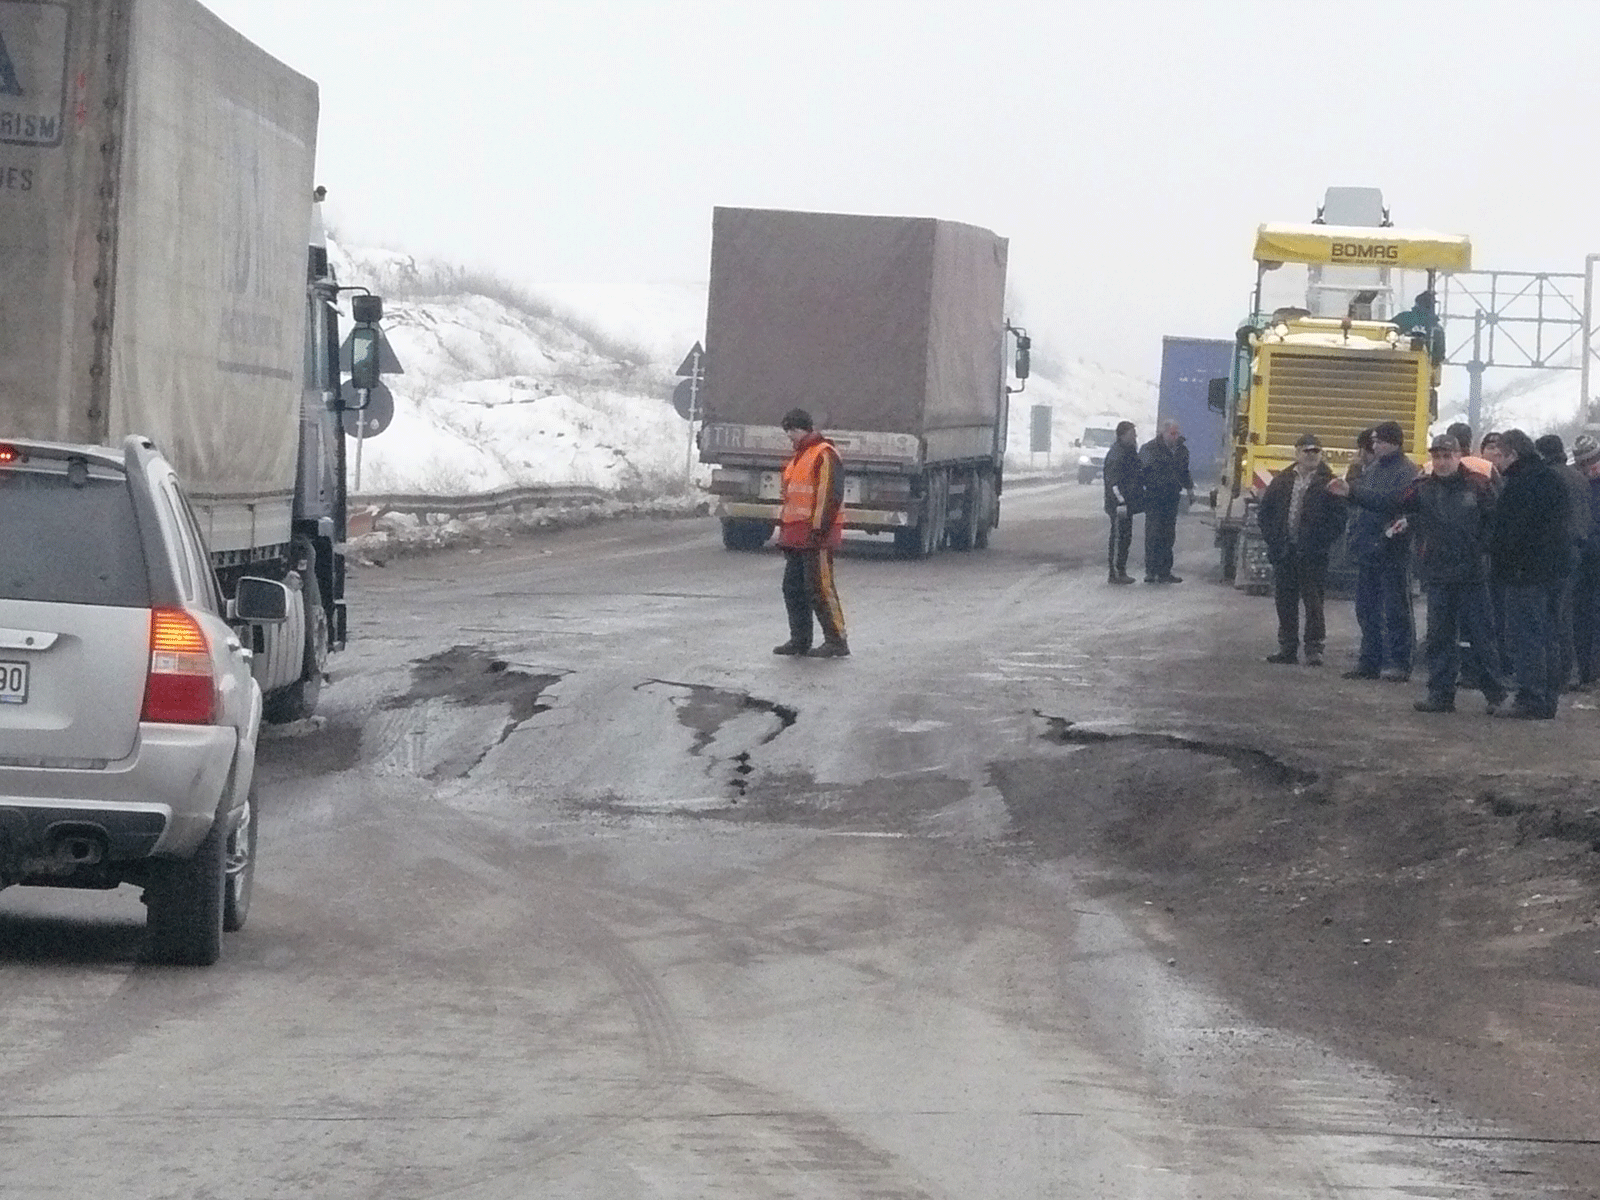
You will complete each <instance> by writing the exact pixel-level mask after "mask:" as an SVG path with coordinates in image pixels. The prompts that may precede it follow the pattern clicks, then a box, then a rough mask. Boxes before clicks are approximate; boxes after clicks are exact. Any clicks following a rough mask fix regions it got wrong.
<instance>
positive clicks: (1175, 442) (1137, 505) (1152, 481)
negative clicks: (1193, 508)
mask: <svg viewBox="0 0 1600 1200" xmlns="http://www.w3.org/2000/svg"><path fill="white" fill-rule="evenodd" d="M1104 476H1105V491H1106V515H1107V516H1109V517H1110V518H1111V538H1110V542H1109V543H1108V545H1107V548H1106V582H1108V583H1132V582H1133V576H1131V575H1129V574H1128V551H1129V549H1130V548H1131V547H1132V545H1133V518H1134V515H1135V514H1136V513H1141V512H1142V513H1144V581H1145V582H1146V583H1182V582H1183V580H1182V579H1181V578H1179V577H1178V576H1177V575H1174V574H1173V573H1172V548H1173V544H1174V543H1175V542H1176V541H1177V538H1178V509H1179V508H1180V507H1181V505H1182V503H1183V498H1184V497H1185V496H1187V497H1188V499H1189V503H1191V504H1192V503H1194V478H1193V476H1191V475H1190V474H1189V447H1188V444H1187V443H1185V441H1184V440H1183V430H1182V429H1180V428H1179V426H1178V423H1177V422H1176V421H1164V422H1162V425H1161V432H1160V434H1158V435H1157V436H1156V437H1154V438H1151V439H1150V440H1149V441H1148V442H1146V443H1145V444H1144V445H1143V446H1140V445H1139V431H1138V429H1136V428H1135V427H1134V424H1133V422H1132V421H1121V422H1119V423H1118V424H1117V441H1116V444H1115V445H1113V446H1112V447H1111V449H1110V450H1108V451H1107V452H1106V463H1105V468H1104Z"/></svg>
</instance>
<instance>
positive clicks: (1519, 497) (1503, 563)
mask: <svg viewBox="0 0 1600 1200" xmlns="http://www.w3.org/2000/svg"><path fill="white" fill-rule="evenodd" d="M1500 461H1501V464H1502V466H1501V470H1502V471H1503V472H1504V474H1505V485H1504V486H1503V487H1502V488H1501V490H1500V501H1499V503H1498V504H1497V505H1496V507H1495V517H1494V530H1493V532H1492V534H1491V535H1490V542H1489V565H1490V572H1491V576H1492V578H1493V579H1494V580H1495V581H1496V582H1497V583H1499V584H1500V585H1501V586H1502V588H1503V589H1504V590H1503V593H1502V594H1503V595H1504V597H1505V601H1504V603H1505V610H1506V612H1505V620H1506V639H1507V641H1508V642H1509V643H1510V651H1511V666H1512V669H1513V671H1514V673H1515V675H1516V680H1517V698H1516V701H1515V703H1513V704H1510V705H1507V706H1505V707H1504V708H1502V709H1500V711H1499V715H1500V716H1503V717H1520V718H1522V719H1524V720H1528V719H1540V718H1550V717H1554V716H1555V715H1556V698H1557V697H1558V696H1559V695H1560V692H1561V680H1560V676H1559V674H1558V666H1559V660H1558V657H1557V655H1558V651H1557V647H1556V631H1555V605H1556V593H1557V590H1558V589H1559V587H1560V586H1561V581H1562V579H1563V578H1564V577H1565V576H1566V573H1567V570H1568V568H1569V566H1570V565H1571V527H1570V525H1569V521H1570V520H1571V517H1570V515H1569V511H1568V510H1569V509H1570V507H1571V503H1572V501H1571V499H1570V496H1569V493H1568V492H1567V488H1566V485H1565V484H1564V483H1562V481H1561V479H1560V478H1559V477H1558V476H1557V475H1556V473H1555V472H1554V471H1552V470H1551V469H1550V467H1549V466H1548V465H1547V464H1546V463H1545V462H1544V461H1543V460H1542V459H1540V457H1539V453H1538V451H1537V450H1535V449H1534V445H1533V439H1532V438H1530V437H1529V436H1528V435H1527V434H1526V433H1524V432H1523V431H1522V430H1520V429H1508V430H1506V431H1505V432H1504V433H1502V434H1501V435H1500Z"/></svg>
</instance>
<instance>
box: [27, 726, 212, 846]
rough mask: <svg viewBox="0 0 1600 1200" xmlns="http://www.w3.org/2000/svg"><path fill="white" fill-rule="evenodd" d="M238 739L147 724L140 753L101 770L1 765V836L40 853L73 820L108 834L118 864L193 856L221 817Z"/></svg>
mask: <svg viewBox="0 0 1600 1200" xmlns="http://www.w3.org/2000/svg"><path fill="white" fill-rule="evenodd" d="M238 740H239V739H238V731H237V730H235V729H233V728H232V727H231V726H226V725H150V724H145V725H140V726H139V740H138V744H137V746H136V747H135V749H134V752H133V754H132V755H131V756H129V757H128V758H126V759H123V760H122V761H121V762H115V763H110V764H108V765H107V766H105V767H103V768H100V769H85V768H81V767H53V766H14V765H0V838H3V839H5V840H7V841H10V842H11V843H12V848H13V849H14V850H37V849H39V848H40V847H42V845H43V844H44V841H45V840H46V838H47V836H48V834H49V832H50V830H51V829H52V828H53V827H55V826H57V825H61V824H63V823H65V824H70V825H74V826H87V827H90V828H91V829H99V830H100V831H102V832H103V834H104V835H105V839H106V843H107V851H108V856H109V857H111V858H113V859H127V858H143V857H146V856H148V855H151V854H160V855H168V854H171V855H178V856H182V855H185V854H188V853H189V852H190V851H191V850H193V849H194V848H195V847H196V846H198V845H199V844H200V842H201V841H202V840H203V839H204V838H205V836H206V833H207V832H208V831H209V830H210V828H211V823H212V822H213V821H214V820H215V819H216V815H217V808H218V806H219V805H220V804H221V802H222V797H223V792H224V790H225V789H226V788H227V786H228V776H229V773H230V772H231V771H232V769H233V763H234V758H235V754H236V751H237V749H238ZM135 797H137V799H135Z"/></svg>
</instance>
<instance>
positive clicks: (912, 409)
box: [705, 208, 1006, 435]
mask: <svg viewBox="0 0 1600 1200" xmlns="http://www.w3.org/2000/svg"><path fill="white" fill-rule="evenodd" d="M1005 285H1006V241H1005V239H1004V238H1001V237H997V236H996V235H994V234H993V233H990V232H989V231H988V230H986V229H979V228H977V227H975V226H972V225H961V224H957V223H956V222H953V221H940V220H935V219H931V218H922V217H863V216H848V215H841V214H831V213H801V212H781V211H775V210H770V209H748V208H718V209H716V210H715V212H714V214H713V217H712V226H711V288H710V298H709V303H708V311H707V314H706V396H705V411H706V418H707V420H710V421H725V422H733V423H738V424H747V425H758V424H759V425H776V424H777V423H778V421H779V419H780V418H781V417H782V416H783V413H784V412H785V411H786V410H788V409H790V408H794V407H801V408H806V409H809V410H810V411H811V413H812V415H813V416H814V417H815V418H816V420H817V424H818V427H819V428H823V429H830V428H831V429H850V430H860V431H876V432H886V433H914V434H919V435H920V434H925V433H927V432H929V431H932V430H938V429H957V428H963V427H969V426H976V425H991V426H992V425H993V424H994V423H995V421H996V415H997V413H998V411H999V405H1000V402H1001V399H1002V397H1003V391H1002V389H1003V387H1004V378H1003V370H1004V355H1005V345H1004V337H1005V316H1004V307H1005Z"/></svg>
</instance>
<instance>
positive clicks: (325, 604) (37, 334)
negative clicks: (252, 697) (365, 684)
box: [0, 0, 381, 720]
mask: <svg viewBox="0 0 1600 1200" xmlns="http://www.w3.org/2000/svg"><path fill="white" fill-rule="evenodd" d="M0 47H3V54H4V64H3V67H4V72H3V79H0V438H4V437H6V436H8V435H10V436H15V437H20V438H37V439H42V440H47V441H54V442H63V443H75V444H76V443H90V444H98V445H105V446H120V445H121V443H122V441H123V439H124V438H126V437H128V436H130V435H138V436H142V437H147V438H149V439H150V440H152V441H153V442H154V443H155V444H156V445H157V446H158V447H159V448H160V450H161V451H162V452H163V453H164V454H165V455H166V457H167V458H168V459H169V460H170V461H171V462H172V463H173V464H174V466H175V467H176V468H177V470H178V473H179V475H180V477H181V478H182V480H183V482H184V484H185V486H186V488H187V490H188V492H189V495H190V497H191V499H192V500H193V502H194V505H195V508H196V513H195V515H196V518H197V521H198V524H199V525H200V527H201V530H202V532H203V534H204V535H205V538H206V540H207V544H208V547H209V549H210V552H211V555H212V565H213V566H214V568H215V570H216V574H217V578H218V582H219V584H220V585H221V587H222V590H223V592H224V593H225V595H227V596H229V597H231V596H232V595H233V588H234V585H235V583H236V581H237V580H238V579H239V578H240V577H242V576H243V575H244V574H246V573H249V574H252V575H258V576H259V575H269V576H272V577H274V578H277V579H281V580H283V581H284V582H285V583H287V584H288V585H289V586H290V590H291V593H292V594H293V595H294V596H295V597H296V601H295V603H294V605H293V606H292V608H291V612H290V619H289V620H288V621H285V622H284V623H283V624H281V625H266V626H253V627H252V630H251V633H252V636H253V638H254V642H255V644H254V647H253V649H254V660H253V663H254V665H253V669H254V671H255V674H256V678H257V680H258V682H259V683H260V685H261V689H262V692H263V694H264V695H265V697H266V702H267V713H268V716H269V719H278V720H288V719H292V718H295V717H298V716H303V715H306V714H308V713H309V712H310V711H311V708H312V707H313V706H314V705H315V703H316V698H317V693H318V690H319V689H320V686H321V681H322V677H323V671H324V667H325V660H326V657H327V654H328V652H329V650H330V649H338V648H339V647H341V646H342V645H343V644H344V639H345V627H346V621H345V600H344V584H345V579H344V557H343V549H342V547H343V542H344V540H345V515H346V514H345V481H344V474H345V469H344V436H345V435H344V432H343V428H342V419H343V418H344V416H345V411H344V402H343V400H342V398H341V387H340V380H339V349H340V347H339V316H338V314H337V312H336V311H335V307H336V302H337V300H338V298H339V293H340V290H341V289H340V288H339V287H338V285H337V283H336V282H335V280H334V278H333V273H332V271H331V269H330V268H329V265H328V260H327V251H326V247H325V245H324V244H322V240H321V236H320V232H319V229H320V226H319V224H318V222H317V213H316V208H317V206H316V204H315V200H314V196H313V178H312V172H313V167H314V164H315V158H316V141H317V113H318V97H317V86H316V84H314V83H313V82H312V81H311V80H309V79H306V78H304V77H303V76H301V75H299V74H297V73H296V72H294V71H293V70H291V69H289V68H288V67H286V66H284V65H283V64H282V63H280V62H278V61H277V60H276V59H274V58H272V57H271V56H270V55H268V54H266V53H265V52H264V51H262V50H260V49H259V48H258V47H256V46H254V45H253V44H251V43H250V42H249V41H247V40H246V39H245V38H243V37H242V36H240V35H239V34H238V33H237V32H236V31H234V30H233V29H231V28H229V27H228V26H227V25H225V24H224V23H223V22H222V21H220V20H218V19H217V18H216V17H215V16H214V15H213V14H212V13H211V12H209V11H208V10H207V9H206V8H204V7H203V6H202V5H201V4H199V3H197V2H196V0H0ZM363 299H364V307H363V309H362V312H363V315H364V316H365V317H366V318H367V320H368V321H369V322H370V321H375V320H376V319H377V317H378V316H379V315H380V314H381V304H375V303H374V301H376V297H365V298H363ZM362 333H363V334H366V335H375V334H376V330H375V328H372V327H371V326H370V325H368V326H366V327H364V328H363V329H362ZM366 344H369V345H370V344H372V342H371V337H370V336H369V337H368V338H367V341H366ZM369 382H371V381H369Z"/></svg>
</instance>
